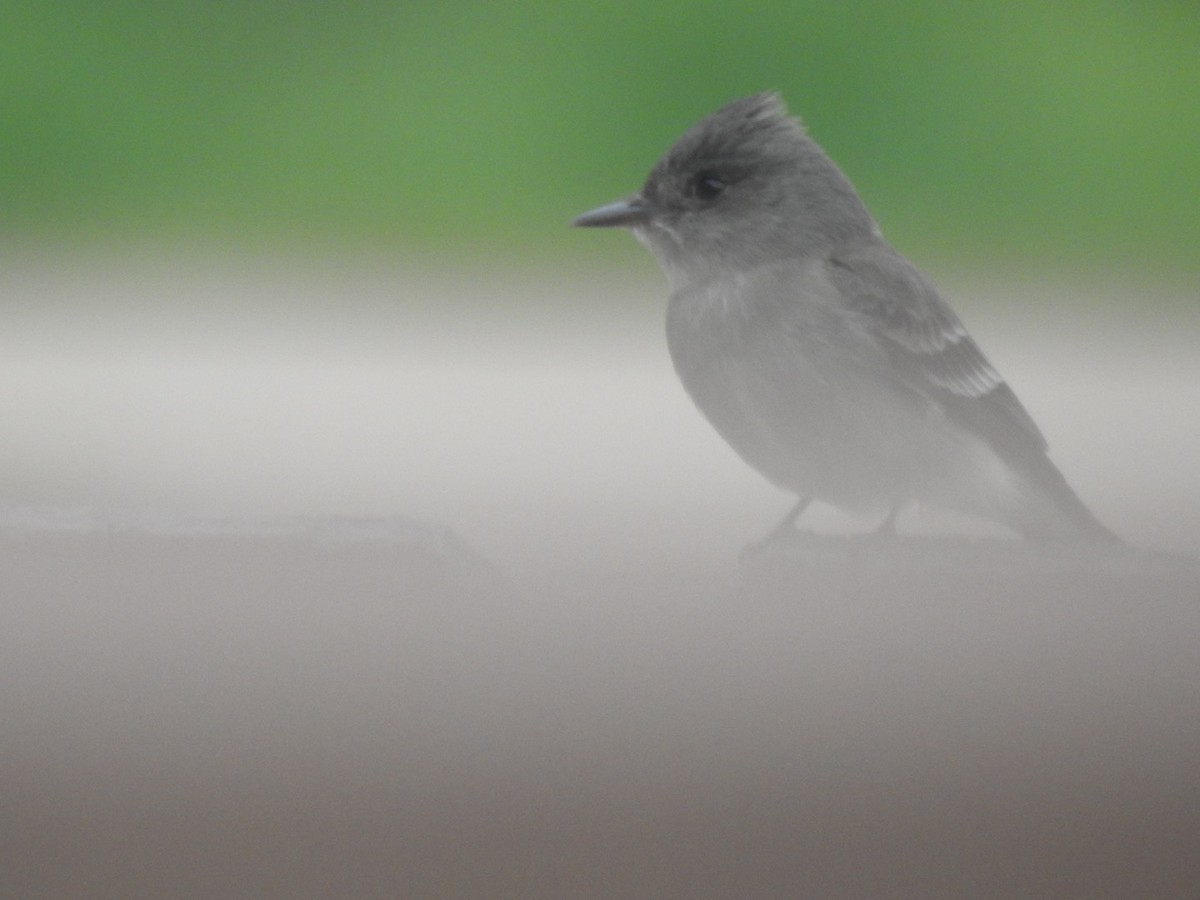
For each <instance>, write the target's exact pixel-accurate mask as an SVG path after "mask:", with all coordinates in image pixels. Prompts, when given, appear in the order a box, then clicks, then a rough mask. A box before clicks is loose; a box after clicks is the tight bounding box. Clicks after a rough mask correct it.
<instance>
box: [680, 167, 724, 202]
mask: <svg viewBox="0 0 1200 900" xmlns="http://www.w3.org/2000/svg"><path fill="white" fill-rule="evenodd" d="M688 187H690V188H691V191H692V196H694V197H695V198H696V199H697V200H704V201H708V200H715V199H716V198H717V197H719V196H720V194H721V192H722V191H724V190H725V179H724V178H722V177H721V176H720V175H717V174H715V173H713V172H700V173H699V174H698V175H695V176H694V177H693V178H692V180H691V182H690V183H689V185H688Z"/></svg>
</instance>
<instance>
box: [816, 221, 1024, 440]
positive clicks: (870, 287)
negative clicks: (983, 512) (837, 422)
mask: <svg viewBox="0 0 1200 900" xmlns="http://www.w3.org/2000/svg"><path fill="white" fill-rule="evenodd" d="M829 268H830V275H831V277H832V279H833V282H834V285H835V286H836V287H837V288H838V291H839V292H840V294H841V296H842V298H843V299H844V300H845V301H846V302H847V303H848V304H849V306H850V308H851V309H852V310H854V311H855V312H857V313H859V314H860V315H861V316H862V318H863V320H864V321H865V322H866V324H867V327H868V329H869V330H871V331H872V332H873V333H875V334H877V335H878V336H879V337H880V339H881V342H882V343H883V345H884V347H885V349H886V351H887V352H888V354H889V356H890V357H891V358H892V360H893V362H894V363H895V365H896V371H897V373H898V374H899V375H900V376H901V377H903V378H905V379H906V380H907V382H908V386H909V387H910V388H912V389H914V390H916V391H917V392H919V393H921V394H923V395H925V396H928V397H930V398H931V399H933V400H934V401H935V402H937V403H938V405H939V406H941V407H942V408H943V409H945V411H946V413H947V414H948V415H950V416H951V417H952V418H954V419H955V420H957V421H958V422H959V423H960V424H962V425H964V426H966V427H968V428H969V429H970V430H972V431H974V432H975V433H977V434H980V435H981V436H982V437H984V438H986V439H987V440H988V441H989V442H990V443H992V444H993V446H995V447H996V449H998V450H1001V451H1005V450H1007V451H1008V452H1009V453H1016V454H1017V455H1018V456H1027V455H1028V454H1030V453H1031V452H1032V453H1035V454H1037V455H1041V454H1044V453H1045V451H1046V439H1045V437H1043V436H1042V432H1041V431H1040V430H1039V429H1038V427H1037V425H1036V424H1035V423H1034V421H1033V419H1032V418H1031V417H1030V415H1029V413H1028V412H1026V411H1025V407H1023V406H1022V405H1021V401H1019V400H1018V399H1017V396H1016V394H1014V393H1013V392H1012V389H1011V388H1010V387H1009V386H1008V384H1006V383H1005V381H1004V379H1003V378H1002V377H1001V376H1000V373H998V372H997V371H996V370H995V369H994V368H993V367H992V364H991V363H990V362H988V360H987V357H986V356H984V355H983V351H982V350H980V349H979V346H978V345H977V344H976V343H975V341H974V340H972V338H971V336H970V335H969V334H967V329H966V328H965V327H964V326H963V324H962V322H960V321H959V319H958V316H956V315H955V314H954V311H953V310H952V309H950V307H949V305H947V303H946V302H945V301H944V300H943V299H942V298H941V297H940V296H939V295H938V292H937V289H936V288H935V287H934V286H933V284H932V282H930V281H929V279H927V278H926V277H925V276H924V275H922V274H921V273H920V272H919V271H917V269H916V268H915V267H914V266H913V265H912V264H911V263H910V262H909V261H908V260H906V259H905V258H904V257H903V256H901V255H900V254H899V253H897V252H896V251H895V250H893V249H892V248H891V247H889V246H887V245H886V244H882V243H881V244H876V245H873V246H870V247H862V248H858V249H855V250H853V251H850V252H848V253H844V254H838V255H835V256H834V257H832V258H831V259H830V261H829Z"/></svg>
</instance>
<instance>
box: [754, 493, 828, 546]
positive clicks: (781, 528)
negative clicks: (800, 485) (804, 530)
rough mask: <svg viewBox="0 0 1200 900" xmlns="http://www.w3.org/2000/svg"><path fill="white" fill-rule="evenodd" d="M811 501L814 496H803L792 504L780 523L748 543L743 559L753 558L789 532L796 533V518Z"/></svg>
mask: <svg viewBox="0 0 1200 900" xmlns="http://www.w3.org/2000/svg"><path fill="white" fill-rule="evenodd" d="M810 503H812V497H801V498H800V499H799V500H797V501H796V502H795V503H794V504H792V507H791V509H789V510H788V512H787V515H786V516H784V517H783V520H782V521H781V522H780V523H779V524H778V525H776V526H775V527H774V528H772V529H771V530H770V531H768V532H767V534H766V537H764V538H762V539H761V540H757V541H755V542H754V543H753V544H748V545H747V546H746V548H745V549H744V550H742V554H741V558H742V560H743V561H744V560H747V559H753V558H754V557H755V556H757V555H758V554H759V553H761V552H762V551H763V550H765V549H766V548H767V547H769V546H770V545H771V544H773V543H775V542H776V541H779V540H782V539H783V538H785V537H786V536H787V535H789V534H792V533H794V532H795V530H796V520H797V519H799V518H800V516H802V515H803V514H804V510H806V509H808V505H809V504H810Z"/></svg>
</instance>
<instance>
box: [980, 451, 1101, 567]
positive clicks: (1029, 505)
mask: <svg viewBox="0 0 1200 900" xmlns="http://www.w3.org/2000/svg"><path fill="white" fill-rule="evenodd" d="M1016 468H1017V474H1018V476H1019V477H1020V479H1021V482H1022V485H1021V490H1020V495H1021V499H1020V502H1018V503H1017V504H1014V505H1010V506H1009V508H1008V509H1006V510H1005V514H1004V515H1003V517H1002V518H1003V520H1004V521H1005V523H1006V524H1008V525H1010V526H1011V527H1013V528H1014V529H1016V530H1017V532H1018V533H1020V534H1021V535H1022V536H1024V537H1028V538H1034V539H1036V540H1042V541H1055V542H1069V541H1085V542H1088V543H1094V544H1113V545H1118V544H1123V543H1124V541H1122V540H1121V538H1120V537H1118V536H1117V535H1116V533H1114V532H1113V531H1112V529H1110V528H1109V527H1108V526H1107V525H1105V524H1104V523H1103V522H1101V521H1100V520H1099V519H1097V518H1096V516H1095V514H1094V513H1093V512H1092V511H1091V510H1090V509H1088V508H1087V506H1086V505H1085V504H1084V502H1083V501H1082V500H1080V499H1079V495H1078V494H1076V493H1075V491H1074V490H1073V489H1072V488H1071V485H1069V484H1068V483H1067V479H1066V478H1064V477H1063V474H1062V472H1060V471H1059V470H1058V468H1057V467H1056V466H1055V465H1054V463H1053V462H1051V460H1050V458H1049V457H1048V456H1046V455H1045V454H1044V453H1043V454H1040V455H1038V456H1033V455H1032V454H1031V455H1030V456H1029V457H1026V458H1024V459H1022V460H1021V464H1020V465H1019V466H1018V467H1016Z"/></svg>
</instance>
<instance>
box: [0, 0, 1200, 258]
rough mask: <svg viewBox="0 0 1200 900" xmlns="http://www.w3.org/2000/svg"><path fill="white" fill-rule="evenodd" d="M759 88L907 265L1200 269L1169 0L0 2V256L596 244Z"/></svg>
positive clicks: (570, 253) (1197, 166) (1190, 48)
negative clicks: (710, 127)
mask: <svg viewBox="0 0 1200 900" xmlns="http://www.w3.org/2000/svg"><path fill="white" fill-rule="evenodd" d="M768 87H772V88H777V89H780V90H781V91H783V93H784V95H785V97H786V98H787V100H788V101H789V103H790V105H791V107H792V109H793V111H794V112H796V113H797V114H799V115H801V116H802V117H803V118H804V119H805V120H806V122H807V123H808V125H809V129H810V131H811V133H812V134H813V135H814V136H815V137H816V138H817V140H818V141H819V142H820V143H822V144H823V145H824V146H825V147H826V149H827V150H828V151H829V152H830V154H831V155H832V156H833V157H834V158H835V159H836V160H837V161H838V162H839V163H840V164H841V165H842V167H843V168H844V169H845V170H846V171H847V172H848V173H849V175H850V176H851V178H852V179H853V180H854V181H855V183H856V184H857V185H858V187H859V189H860V191H861V192H862V194H863V195H864V197H865V198H866V200H867V203H868V205H869V206H870V207H871V208H872V210H873V211H874V212H875V214H876V216H877V218H879V219H880V221H881V222H882V224H883V226H884V229H885V231H886V232H887V234H888V236H889V237H890V238H891V239H892V241H893V242H894V243H896V244H898V245H899V246H900V247H901V248H902V249H904V250H905V251H907V252H909V253H911V254H913V255H918V256H920V257H923V258H925V259H928V258H929V257H931V256H932V257H937V258H941V259H947V258H949V259H955V260H964V261H967V262H970V261H973V260H974V261H985V260H986V261H996V260H999V261H1011V260H1022V259H1034V258H1036V259H1039V260H1042V261H1045V262H1047V263H1051V264H1053V263H1062V264H1065V265H1069V266H1071V267H1076V266H1080V265H1085V266H1086V265H1092V264H1095V265H1098V266H1104V267H1106V268H1107V267H1113V268H1118V269H1119V268H1127V267H1136V268H1138V269H1150V268H1156V269H1158V270H1161V271H1174V272H1179V273H1188V272H1193V271H1194V270H1195V269H1196V268H1197V266H1196V247H1197V246H1198V245H1200V4H1198V3H1196V2H1195V0H1173V2H1172V0H1088V2H1061V3H1053V4H1051V3H1046V2H1045V0H1010V2H1007V3H1003V4H996V3H981V2H968V3H960V4H946V3H941V2H846V0H841V2H809V3H803V4H800V3H792V2H789V3H773V4H760V5H757V6H753V7H748V6H743V5H740V4H729V3H711V2H687V3H684V2H672V0H659V2H644V3H641V4H627V3H622V4H610V3H599V2H597V3H580V2H571V0H554V2H542V0H537V2H524V3H520V4H507V5H504V4H485V3H471V2H455V0H441V2H411V0H410V2H404V0H400V2H397V0H389V2H370V0H350V2H342V3H329V2H319V0H190V2H179V0H176V2H169V0H159V2H136V0H106V2H101V3H98V2H95V0H56V2H53V3H47V2H45V0H2V2H0V122H2V123H3V125H2V130H0V240H4V241H6V242H9V243H10V244H11V243H13V242H18V243H19V242H26V241H30V240H33V241H39V242H40V241H48V242H51V243H54V244H58V243H59V242H66V243H69V244H79V243H81V244H84V245H90V244H95V243H97V242H99V243H103V244H109V243H113V242H116V243H123V242H128V241H136V242H145V241H151V242H163V243H168V244H170V243H179V242H194V241H201V242H207V241H212V242H217V243H220V242H234V243H235V244H237V245H239V246H251V247H253V246H258V245H263V246H276V245H281V244H282V245H286V246H294V245H300V246H302V247H306V248H311V247H323V248H329V249H335V248H337V247H339V246H346V245H350V246H355V247H357V246H368V247H378V248H382V249H386V248H389V247H394V248H396V249H397V250H398V251H402V252H407V253H416V254H422V253H425V252H430V253H433V252H436V254H438V258H445V259H450V260H454V259H468V258H478V257H487V258H492V259H495V258H497V257H499V258H505V259H519V260H521V262H522V264H526V263H528V264H539V265H540V264H543V263H545V264H551V263H553V262H554V261H556V260H561V259H564V258H568V257H574V258H586V257H587V256H588V255H592V256H596V255H611V254H612V253H613V252H614V250H615V248H617V247H618V244H616V243H614V242H609V241H597V240H596V239H595V237H596V236H595V235H589V236H588V237H589V239H588V240H586V241H584V240H580V235H579V234H578V233H575V232H572V231H571V230H570V229H567V228H566V227H564V226H565V223H566V222H567V221H568V220H569V219H570V218H571V217H572V216H573V215H574V214H575V213H577V212H580V211H582V210H583V209H585V208H587V207H589V206H591V205H594V204H596V203H598V202H601V201H607V200H609V199H612V198H614V197H615V196H617V195H620V194H623V193H625V192H627V191H629V190H631V189H633V188H635V187H636V186H638V185H639V184H640V182H641V180H642V178H643V176H644V174H645V172H646V170H647V169H648V168H649V166H650V165H651V164H652V163H653V162H654V160H655V159H656V157H657V156H658V155H659V153H660V152H661V151H662V150H663V149H665V147H666V146H667V145H668V144H669V143H670V142H671V140H673V139H674V137H676V135H677V134H678V133H679V132H680V131H681V130H682V129H683V128H684V127H686V126H687V125H689V124H690V123H691V122H692V121H694V120H695V119H697V118H699V117H700V116H702V115H704V114H706V113H707V112H709V111H711V110H712V109H713V108H715V107H716V106H718V105H719V104H721V103H724V102H725V101H727V100H730V99H732V98H734V97H737V96H739V95H742V94H745V93H750V92H752V91H756V90H760V89H763V88H768ZM622 251H623V252H625V253H628V248H627V247H624V246H622Z"/></svg>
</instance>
